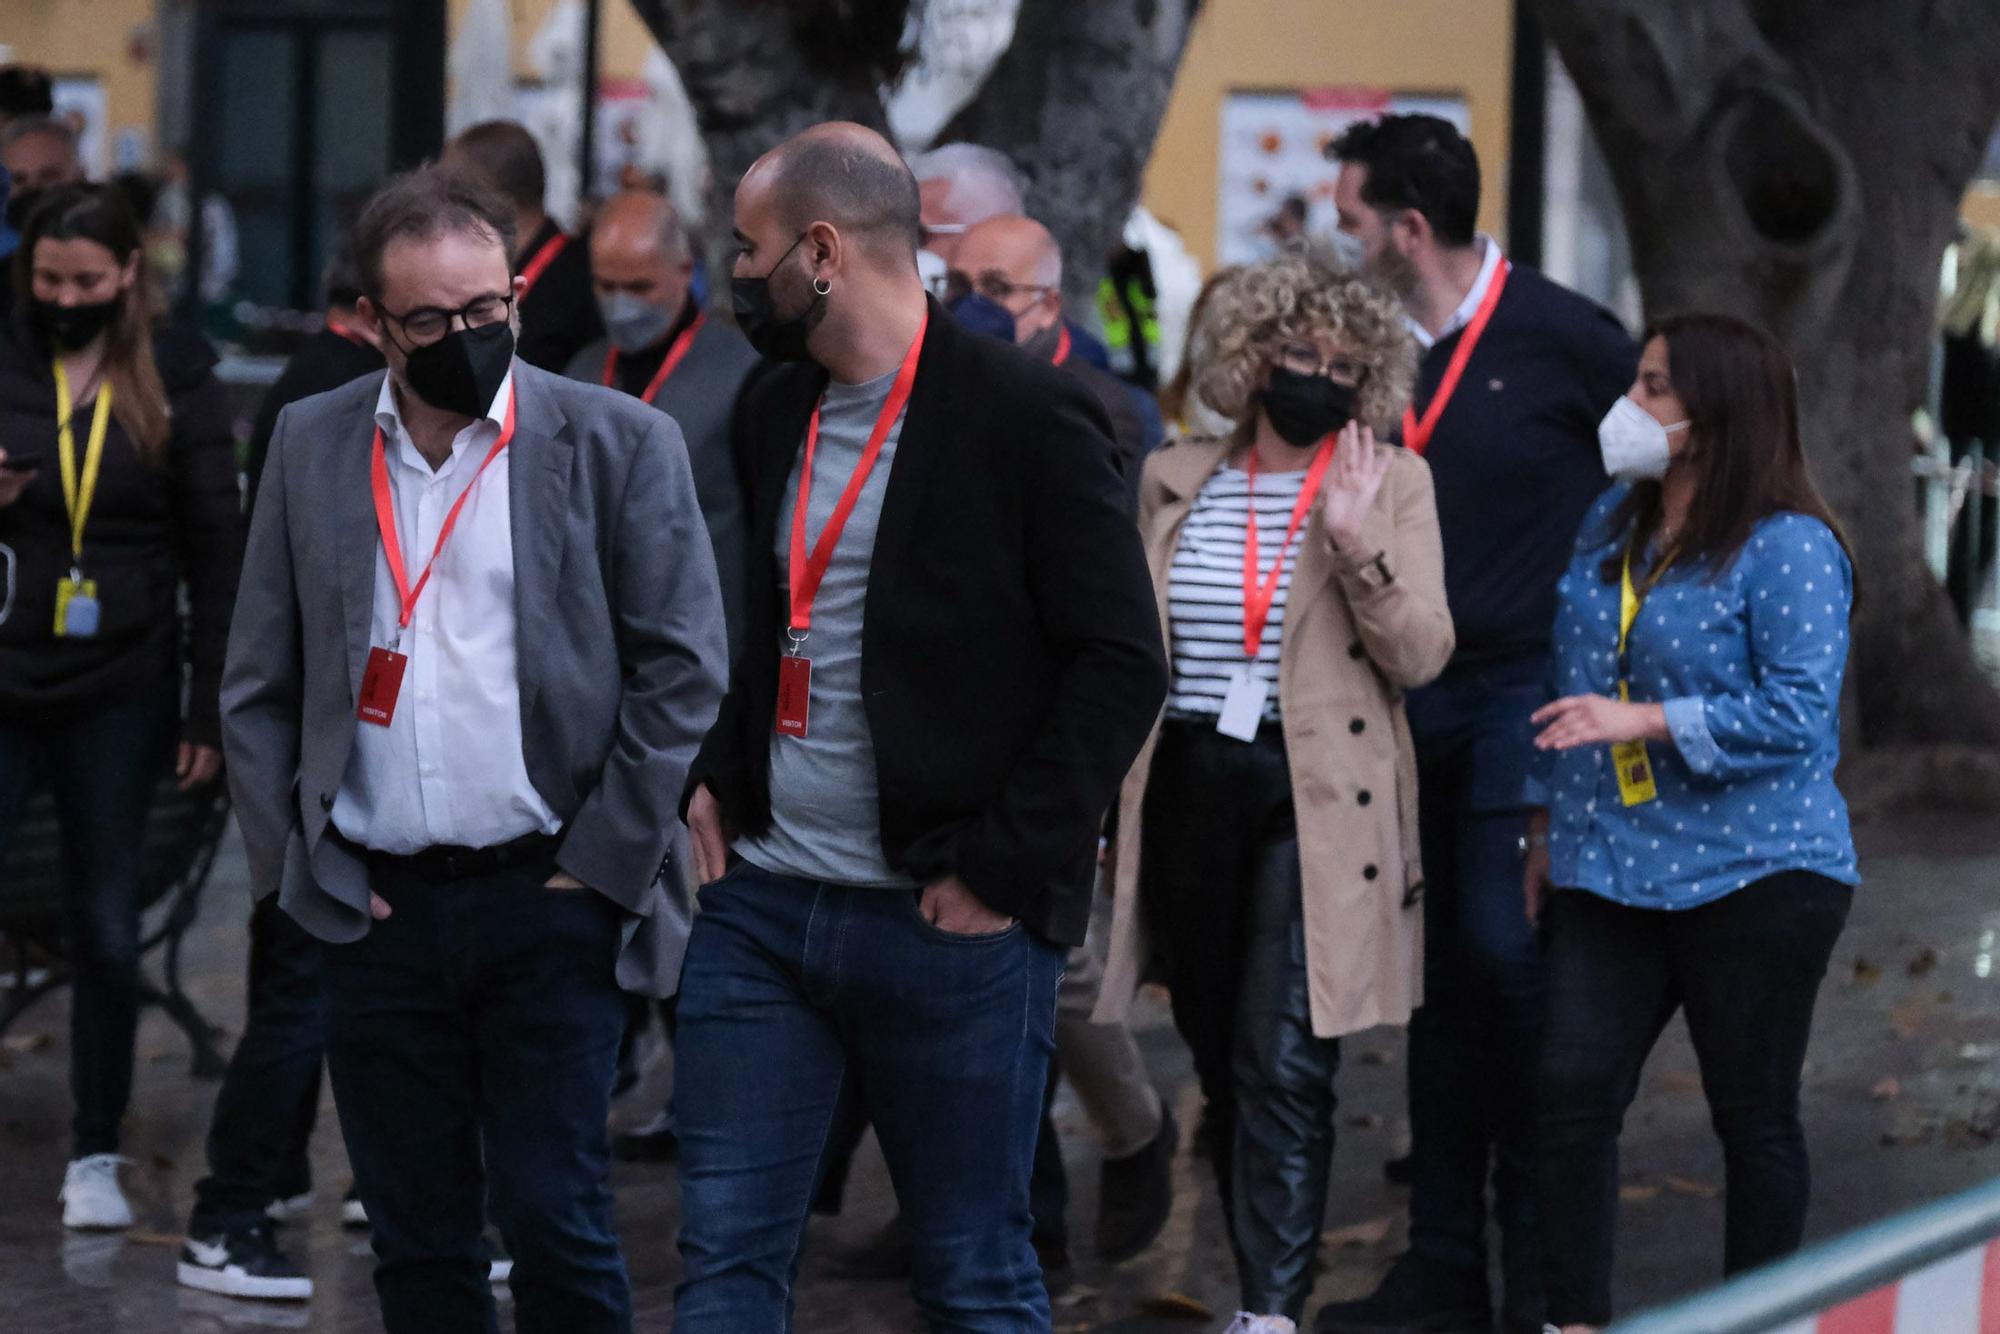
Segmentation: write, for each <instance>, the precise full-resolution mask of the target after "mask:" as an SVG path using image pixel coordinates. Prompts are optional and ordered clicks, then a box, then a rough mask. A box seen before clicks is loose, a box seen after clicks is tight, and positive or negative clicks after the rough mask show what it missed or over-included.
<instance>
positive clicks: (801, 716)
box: [777, 653, 813, 737]
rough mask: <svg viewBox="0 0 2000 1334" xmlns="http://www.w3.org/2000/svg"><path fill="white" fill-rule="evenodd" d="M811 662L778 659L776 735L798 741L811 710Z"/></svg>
mask: <svg viewBox="0 0 2000 1334" xmlns="http://www.w3.org/2000/svg"><path fill="white" fill-rule="evenodd" d="M812 679H813V665H812V659H810V658H802V657H800V656H798V655H797V654H795V653H787V654H785V655H784V656H783V657H781V658H779V659H778V724H777V726H778V734H779V735H780V736H797V737H802V736H804V735H805V734H806V715H807V713H808V712H809V711H810V709H811V707H812Z"/></svg>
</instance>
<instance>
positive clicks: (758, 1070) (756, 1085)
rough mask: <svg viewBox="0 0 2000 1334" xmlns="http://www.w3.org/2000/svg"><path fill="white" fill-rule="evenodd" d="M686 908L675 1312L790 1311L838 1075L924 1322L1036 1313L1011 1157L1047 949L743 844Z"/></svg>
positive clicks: (786, 1317)
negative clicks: (816, 877) (861, 1127)
mask: <svg viewBox="0 0 2000 1334" xmlns="http://www.w3.org/2000/svg"><path fill="white" fill-rule="evenodd" d="M701 908H702V911H701V912H700V914H698V915H697V916H696V918H695V924H694V933H693V936H692V938H691V939H690V940H689V942H688V953H687V963H686V966H685V968H684V970H683V972H682V976H681V997H680V1033H679V1038H678V1043H677V1046H676V1048H675V1061H676V1069H675V1072H674V1103H675V1113H676V1116H677V1118H678V1120H679V1123H680V1134H681V1209H682V1213H681V1238H680V1246H681V1258H682V1261H683V1264H684V1267H685V1271H686V1278H685V1281H683V1282H682V1284H681V1286H680V1290H679V1291H678V1292H677V1293H676V1294H675V1300H674V1327H675V1329H677V1330H681V1331H684V1332H685V1334H737V1332H738V1331H741V1332H742V1334H772V1331H776V1330H785V1329H789V1328H791V1317H792V1297H791V1288H792V1280H793V1276H794V1274H795V1272H796V1270H797V1266H798V1256H799V1242H800V1236H801V1233H802V1232H803V1231H804V1229H805V1222H806V1214H807V1211H808V1208H809V1207H810V1205H811V1203H812V1198H813V1193H814V1190H815V1187H816V1185H817V1183H818V1178H819V1175H820V1171H821V1166H822V1160H823V1158H824V1156H825V1150H826V1147H827V1143H828V1139H829V1136H830V1135H831V1134H832V1133H833V1130H834V1127H835V1124H836V1120H837V1116H838V1113H839V1109H840V1106H841V1102H842V1099H843V1097H844V1096H846V1095H848V1094H850V1093H851V1094H852V1096H853V1097H854V1098H855V1099H856V1101H857V1102H858V1105H859V1106H860V1108H861V1110H862V1112H863V1114H864V1115H866V1117H867V1118H868V1119H869V1120H870V1121H872V1122H873V1123H874V1126H875V1134H876V1137H877V1139H878V1140H879V1141H880V1143H881V1146H882V1155H883V1157H884V1158H886V1159H887V1160H888V1164H889V1173H890V1176H891V1179H892V1180H893V1181H894V1183H895V1187H896V1198H897V1200H898V1202H899V1203H900V1204H901V1206H902V1216H903V1220H904V1222H905V1223H906V1224H908V1226H909V1230H910V1232H911V1235H912V1237H913V1238H914V1240H915V1243H916V1257H915V1269H914V1276H913V1279H912V1287H913V1291H914V1293H915V1296H916V1299H917V1304H918V1306H919V1307H920V1308H922V1310H923V1313H924V1315H925V1317H926V1318H927V1319H928V1320H929V1322H930V1324H931V1327H932V1328H933V1329H937V1330H950V1331H954V1332H956V1331H996V1332H1005V1334H1021V1332H1023V1331H1046V1330H1047V1329H1048V1328H1049V1302H1048V1295H1047V1293H1046V1291H1045V1290H1044V1289H1043V1287H1042V1279H1041V1269H1040V1266H1039V1265H1038V1264H1037V1263H1036V1259H1035V1249H1034V1246H1033V1245H1032V1244H1031V1242H1030V1241H1029V1236H1030V1233H1031V1231H1032V1230H1033V1227H1034V1219H1033V1216H1032V1214H1031V1213H1030V1212H1029V1207H1028V1176H1029V1169H1030V1165H1031V1164H1032V1163H1033V1161H1034V1157H1035V1142H1036V1138H1037V1130H1038V1128H1039V1126H1040V1124H1041V1113H1042V1093H1043V1089H1044V1087H1045V1085H1046V1083H1047V1079H1048V1070H1049V1057H1050V1053H1051V1052H1052V1051H1053V1050H1054V1045H1055V1003H1056V986H1057V983H1058V982H1059V981H1060V979H1061V977H1062V967H1063V952H1062V951H1061V950H1060V949H1058V948H1057V947H1055V946H1053V945H1050V944H1048V943H1046V942H1044V941H1041V940H1038V939H1036V938H1035V937H1034V936H1032V935H1030V934H1029V932H1028V931H1027V929H1026V928H1025V927H1023V926H1021V925H1019V924H1016V925H1014V926H1012V927H1010V928H1008V929H1007V930H1005V931H1002V932H998V933H996V934H992V935H978V936H958V935H951V934H948V933H946V932H943V931H940V930H939V929H938V928H936V927H934V926H932V925H931V924H930V923H928V922H926V921H925V920H924V919H923V917H922V915H921V914H920V913H919V911H918V907H917V901H916V896H915V894H914V893H912V892H910V891H907V890H894V889H855V888H851V887H846V886H841V885H832V884H823V883H820V882H817V881H808V880H800V879H795V878H793V877H790V876H781V875H773V874H770V873H769V872H766V871H763V870H760V869H759V868H757V867H755V866H752V865H750V864H748V863H738V864H737V866H736V867H735V868H734V869H733V870H731V871H730V872H729V874H728V875H726V876H724V877H723V878H722V879H721V880H719V881H717V882H715V883H714V884H712V885H709V886H708V887H707V888H705V889H704V890H702V892H701Z"/></svg>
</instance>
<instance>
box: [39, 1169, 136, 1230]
mask: <svg viewBox="0 0 2000 1334" xmlns="http://www.w3.org/2000/svg"><path fill="white" fill-rule="evenodd" d="M131 1161H132V1160H131V1159H130V1158H121V1157H119V1156H118V1155H117V1154H115V1153H93V1154H91V1155H90V1157H88V1158H79V1159H77V1160H76V1161H75V1162H73V1163H71V1164H70V1165H69V1170H68V1171H66V1172H64V1173H63V1188H62V1194H61V1195H59V1196H57V1197H56V1198H57V1199H59V1200H61V1201H62V1206H63V1226H64V1227H72V1228H77V1229H79V1230H82V1231H90V1232H113V1231H117V1230H119V1229H122V1228H128V1227H131V1226H132V1206H131V1205H130V1204H128V1203H126V1200H125V1192H124V1191H122V1190H120V1189H119V1188H118V1168H119V1167H120V1165H122V1164H125V1163H129V1162H131Z"/></svg>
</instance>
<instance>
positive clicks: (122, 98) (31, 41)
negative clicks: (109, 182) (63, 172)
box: [0, 0, 155, 175]
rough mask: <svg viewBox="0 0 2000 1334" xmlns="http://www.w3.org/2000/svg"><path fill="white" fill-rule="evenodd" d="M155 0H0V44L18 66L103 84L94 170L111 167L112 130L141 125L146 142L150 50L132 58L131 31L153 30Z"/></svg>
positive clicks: (151, 111) (139, 34)
mask: <svg viewBox="0 0 2000 1334" xmlns="http://www.w3.org/2000/svg"><path fill="white" fill-rule="evenodd" d="M153 10H154V0H0V44H5V45H6V46H9V47H11V48H12V49H13V53H14V54H13V58H14V60H15V61H16V62H18V63H20V64H24V65H40V66H43V67H44V68H46V69H48V70H49V71H50V72H51V73H53V74H58V75H61V74H78V75H95V76H96V77H97V78H98V79H99V80H100V81H102V83H103V84H104V97H105V104H106V105H105V110H106V113H107V114H106V118H105V136H104V160H103V161H102V162H87V163H85V164H84V165H85V167H86V168H87V169H88V170H89V171H90V172H91V173H92V174H94V175H95V174H101V173H104V172H108V171H110V170H111V168H112V166H113V163H112V161H111V155H112V153H113V152H114V150H115V146H116V144H117V139H118V132H119V131H120V130H124V129H131V128H135V127H136V128H139V129H142V130H144V131H146V134H147V137H148V140H149V141H150V139H151V135H152V130H153V121H154V116H155V103H154V85H155V79H154V73H153V65H152V63H151V59H150V57H148V58H147V59H145V60H134V59H133V57H132V48H133V46H134V45H135V38H139V39H141V40H139V42H138V43H137V44H138V45H140V46H142V47H144V48H145V49H146V50H147V51H150V50H151V49H152V47H151V44H150V42H149V41H146V40H144V39H145V38H147V37H148V36H149V35H150V33H151V31H152V20H153Z"/></svg>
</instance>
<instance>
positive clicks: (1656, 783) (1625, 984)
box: [1526, 315, 1859, 1334]
mask: <svg viewBox="0 0 2000 1334" xmlns="http://www.w3.org/2000/svg"><path fill="white" fill-rule="evenodd" d="M1600 440H1601V443H1602V446H1603V449H1604V454H1605V464H1606V467H1607V469H1608V470H1609V471H1610V472H1611V474H1612V475H1613V477H1615V478H1617V479H1619V481H1620V483H1621V484H1620V485H1618V486H1615V487H1613V488H1612V490H1611V491H1610V492H1608V493H1607V494H1606V495H1605V496H1604V498H1603V499H1602V500H1600V501H1599V502H1598V504H1597V506H1596V508H1595V509H1594V510H1593V511H1592V512H1591V514H1590V516H1589V517H1588V518H1587V519H1586V520H1585V521H1584V525H1583V529H1582V531H1581V533H1580V535H1579V537H1578V539H1577V549H1576V557H1575V559H1574V561H1573V562H1572V563H1571V565H1570V568H1569V572H1568V574H1567V575H1565V576H1564V578H1563V580H1562V584H1561V587H1560V601H1559V608H1558V612H1557V618H1556V633H1555V656H1554V662H1553V668H1552V676H1553V681H1552V684H1553V686H1554V687H1555V688H1554V690H1552V692H1551V693H1552V695H1559V696H1561V697H1560V698H1557V699H1555V700H1554V702H1553V703H1551V704H1549V705H1547V706H1546V707H1544V708H1543V709H1541V710H1540V711H1539V712H1537V713H1536V714H1535V724H1536V726H1537V727H1538V728H1539V729H1540V731H1539V734H1538V736H1537V739H1536V745H1537V747H1538V748H1539V749H1540V751H1541V754H1542V762H1541V764H1540V765H1539V766H1538V768H1537V772H1536V774H1535V775H1534V777H1533V778H1532V779H1531V780H1530V787H1531V789H1532V790H1531V792H1530V793H1529V805H1530V806H1531V807H1532V808H1535V810H1536V813H1535V815H1534V816H1533V817H1532V818H1531V821H1530V826H1529V833H1528V839H1527V863H1528V864H1527V876H1526V890H1527V898H1528V912H1529V914H1530V916H1535V917H1540V918H1542V919H1544V920H1543V922H1542V925H1543V927H1544V929H1545V931H1546V932H1547V936H1548V941H1549V977H1548V986H1549V1025H1548V1031H1547V1036H1546V1039H1545V1042H1544V1047H1543V1056H1542V1062H1541V1073H1540V1098H1541V1111H1540V1123H1539V1133H1540V1146H1539V1151H1540V1155H1541V1172H1540V1189H1541V1217H1542V1226H1543V1231H1544V1251H1545V1257H1546V1258H1545V1262H1544V1267H1545V1277H1546V1282H1547V1294H1548V1318H1549V1320H1550V1321H1551V1322H1552V1323H1553V1324H1554V1326H1555V1327H1556V1328H1558V1329H1561V1330H1563V1331H1564V1334H1570V1331H1582V1330H1589V1329H1593V1328H1595V1327H1597V1326H1599V1325H1602V1324H1604V1323H1606V1322H1608V1321H1609V1320H1610V1318H1611V1239H1612V1233H1613V1227H1614V1223H1615V1220H1616V1213H1617V1203H1618V1131H1619V1127H1620V1125H1621V1123H1622V1121H1623V1118H1624V1113H1625V1110H1626V1108H1627V1107H1628V1106H1629V1105H1630V1103H1631V1101H1632V1097H1633V1095H1634V1093H1635V1092H1636V1090H1637V1087H1638V1081H1639V1072H1640V1067H1641V1066H1642V1065H1643V1064H1644V1062H1645V1059H1646V1056H1647V1053H1648V1052H1649V1051H1650V1050H1651V1048H1652V1046H1653V1043H1654V1042H1655V1041H1656V1040H1657V1039H1658V1037H1659V1035H1660V1031H1661V1029H1662V1028H1663V1027H1664V1026H1665V1024H1666V1022H1667V1020H1668V1019H1669V1018H1671V1017H1672V1015H1673V1014H1674V1012H1675V1011H1676V1010H1680V1011H1682V1012H1684V1013H1685V1015H1686V1017H1687V1024H1688V1029H1689V1032H1690V1033H1691V1035H1692V1037H1693V1039H1694V1046H1695V1051H1696V1054H1697V1056H1698V1058H1699V1060H1700V1063H1701V1075H1702V1087H1703V1089H1704V1090H1705V1091H1706V1093H1707V1095H1708V1101H1709V1107H1710V1110H1711V1113H1712V1116H1713V1121H1714V1124H1715V1126H1716V1129H1717V1132H1718V1133H1719V1135H1720V1136H1721V1139H1722V1144H1723V1154H1724V1162H1725V1168H1726V1172H1727V1182H1728V1204H1727V1229H1726V1237H1725V1240H1724V1246H1723V1265H1724V1269H1725V1271H1726V1272H1729V1273H1735V1272H1737V1271H1740V1270H1744V1269H1749V1268H1753V1267H1755V1266H1757V1265H1760V1264H1763V1263H1765V1262H1767V1261H1769V1260H1772V1259H1775V1258H1777V1257H1778V1256H1781V1255H1784V1254H1787V1253H1789V1252H1790V1251H1793V1250H1795V1249H1796V1248H1797V1247H1798V1243H1799V1238H1800V1234H1801V1231H1802V1229H1803V1226H1804V1221H1805V1211H1806V1198H1807V1192H1808V1178H1807V1165H1806V1150H1805V1136H1804V1134H1803V1132H1802V1130H1801V1128H1800V1125H1799V1076H1800V1071H1801V1069H1802V1067H1803V1065H1804V1062H1805V1050H1806V1036H1807V1032H1808V1030H1809V1029H1810V1027H1811V1023H1812V1012H1813V1002H1814V1000H1815V998H1816V996H1817V994H1818V991H1819V985H1820V982H1821V980H1822V979H1823V978H1824V976H1825V974H1826V969H1827V963H1828V960H1829V959H1830V958H1831V956H1832V953H1833V945H1834V941H1835V939H1836V938H1837V937H1838V936H1839V934H1840V930H1841V927H1842V926H1843V925H1844V924H1845V922H1846V919H1847V910H1848V905H1849V901H1850V899H1851V897H1852V894H1853V889H1852V886H1853V885H1854V884H1855V883H1856V882H1857V880H1858V879H1859V877H1858V875H1857V873H1856V870H1855V858H1854V844H1853V841H1852V839H1851V838H1850V836H1849V832H1848V822H1847V806H1846V803H1845V802H1844V801H1843V800H1842V799H1841V795H1840V791H1839V789H1838V788H1836V787H1835V785H1834V766H1835V764H1836V762H1837V761H1838V758H1839V748H1840V685H1841V677H1842V674H1843V673H1844V671H1845V669H1846V665H1847V644H1848V617H1849V613H1850V611H1851V608H1852V603H1853V584H1854V579H1853V569H1852V566H1851V565H1850V563H1849V560H1848V555H1847V550H1846V547H1845V545H1844V544H1843V542H1842V539H1841V536H1840V533H1839V530H1838V528H1837V527H1836V526H1835V524H1834V521H1833V519H1832V517H1831V515H1830V514H1829V513H1828V511H1827V508H1826V504H1825V502H1824V501H1823V500H1821V498H1820V496H1819V492H1818V490H1817V489H1816V488H1815V487H1814V485H1813V483H1812V480H1811V478H1810V476H1809V475H1808V473H1807V469H1806V462H1805V454H1804V451H1803V449H1802V448H1801V446H1800V441H1799V428H1798V395H1797V388H1796V381H1795V379H1794V376H1793V371H1792V365H1791V362H1790V360H1789V358H1788V357H1787V356H1786V355H1785V352H1784V349H1783V348H1781V347H1780V346H1779V345H1778V343H1777V341H1776V340H1775V339H1774V338H1772V337H1771V336H1770V335H1769V334H1767V333H1765V332H1763V331H1762V330H1760V329H1757V328H1755V327H1753V326H1751V325H1748V324H1745V323H1743V322H1741V321H1739V320H1735V319H1732V318H1728V317H1723V316H1714V315H1694V316H1685V317H1681V318H1677V319H1672V320H1667V321H1665V322H1663V323H1661V324H1660V325H1658V326H1656V327H1655V328H1654V329H1653V330H1651V331H1650V332H1649V333H1648V336H1647V339H1646V350H1645V356H1644V359H1643V360H1642V361H1641V363H1640V366H1639V377H1638V380H1637V382H1636V383H1634V384H1633V386H1632V388H1631V390H1630V391H1629V394H1628V396H1627V397H1626V398H1623V399H1621V400H1620V401H1619V402H1618V404H1617V405H1616V406H1614V407H1613V409H1612V410H1611V412H1610V414H1609V415H1608V416H1607V417H1606V418H1605V421H1604V425H1603V428H1602V430H1601V432H1600ZM1628 627H1629V629H1628Z"/></svg>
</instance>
